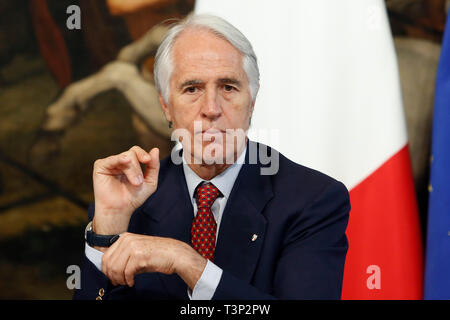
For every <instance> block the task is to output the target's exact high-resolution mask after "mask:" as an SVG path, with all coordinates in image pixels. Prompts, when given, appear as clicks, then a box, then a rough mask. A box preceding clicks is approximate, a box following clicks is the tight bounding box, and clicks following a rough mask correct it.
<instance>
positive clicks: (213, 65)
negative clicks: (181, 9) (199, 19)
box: [172, 28, 246, 80]
mask: <svg viewBox="0 0 450 320" xmlns="http://www.w3.org/2000/svg"><path fill="white" fill-rule="evenodd" d="M172 62H173V67H174V74H173V75H175V74H176V75H177V77H178V76H181V74H183V75H185V74H186V73H189V74H196V75H202V74H204V75H206V74H208V73H211V72H216V73H223V74H217V76H221V77H223V76H226V75H227V74H228V75H229V76H233V77H240V78H242V79H241V80H244V77H245V78H246V76H245V71H244V69H243V55H242V54H241V52H240V51H239V50H238V49H236V48H235V47H234V46H233V45H232V44H231V43H230V42H229V41H227V40H225V39H223V38H222V37H220V36H218V35H216V34H214V33H213V32H211V31H209V30H207V29H202V28H189V29H186V30H183V31H182V32H181V34H180V35H179V36H178V37H177V39H176V41H175V42H174V45H173V48H172ZM184 80H186V79H184Z"/></svg>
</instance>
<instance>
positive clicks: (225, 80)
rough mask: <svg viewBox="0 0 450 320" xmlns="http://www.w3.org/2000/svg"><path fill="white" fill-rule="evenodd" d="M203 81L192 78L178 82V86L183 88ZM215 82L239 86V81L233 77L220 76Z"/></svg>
mask: <svg viewBox="0 0 450 320" xmlns="http://www.w3.org/2000/svg"><path fill="white" fill-rule="evenodd" d="M202 83H203V81H202V80H197V79H193V80H187V81H184V82H183V83H182V84H180V86H179V87H178V88H179V89H180V90H181V89H183V88H185V87H189V86H195V85H199V84H202ZM217 83H220V84H234V85H236V86H238V87H241V82H240V81H239V80H237V79H233V78H221V79H218V80H217Z"/></svg>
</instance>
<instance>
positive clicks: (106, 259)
mask: <svg viewBox="0 0 450 320" xmlns="http://www.w3.org/2000/svg"><path fill="white" fill-rule="evenodd" d="M124 235H125V233H124V234H122V235H121V236H120V237H119V239H118V240H117V241H116V242H114V243H113V245H112V246H110V247H109V248H108V250H106V252H105V253H104V254H103V257H102V272H103V273H104V274H105V275H106V276H107V277H108V278H109V279H110V280H111V282H112V283H113V285H117V282H116V281H115V277H114V270H113V269H114V261H115V260H116V254H117V250H120V249H119V248H120V247H121V245H122V243H123V242H124V238H125V237H124Z"/></svg>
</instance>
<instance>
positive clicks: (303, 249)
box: [213, 181, 350, 300]
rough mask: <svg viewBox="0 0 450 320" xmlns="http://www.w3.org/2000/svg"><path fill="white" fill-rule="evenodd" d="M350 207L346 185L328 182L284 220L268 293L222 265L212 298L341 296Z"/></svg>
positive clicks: (336, 297) (337, 297) (316, 297)
mask: <svg viewBox="0 0 450 320" xmlns="http://www.w3.org/2000/svg"><path fill="white" fill-rule="evenodd" d="M349 211H350V200H349V195H348V191H347V189H346V188H345V186H344V185H343V184H342V183H340V182H336V181H333V182H332V183H330V184H329V185H328V186H327V187H326V188H325V189H324V190H323V191H322V192H321V193H320V194H319V195H318V196H317V197H316V198H315V199H314V200H313V201H311V203H310V204H308V205H307V206H306V207H305V208H303V209H300V210H299V212H298V214H297V215H296V216H295V218H294V219H293V221H290V222H289V225H290V226H289V227H288V229H287V232H286V233H285V236H284V239H283V241H282V243H283V245H282V249H281V250H280V254H279V258H278V260H277V262H276V269H275V272H274V275H273V280H272V291H271V292H261V291H260V290H258V289H257V288H256V287H254V286H252V285H250V284H248V283H245V282H243V281H242V280H240V279H238V278H237V277H236V276H234V275H232V274H230V273H228V272H227V271H226V270H224V271H223V274H222V278H221V280H220V282H219V285H218V287H217V289H216V292H215V294H214V296H213V299H250V300H270V299H320V300H322V299H340V297H341V291H342V279H343V273H344V263H345V257H346V254H347V249H348V242H347V237H346V235H345V230H346V228H347V223H348V217H349Z"/></svg>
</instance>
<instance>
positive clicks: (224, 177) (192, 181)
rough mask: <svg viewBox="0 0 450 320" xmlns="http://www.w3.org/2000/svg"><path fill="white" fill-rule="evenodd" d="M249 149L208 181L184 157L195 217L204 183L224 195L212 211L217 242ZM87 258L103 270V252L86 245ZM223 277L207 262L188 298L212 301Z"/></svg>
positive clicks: (214, 204)
mask: <svg viewBox="0 0 450 320" xmlns="http://www.w3.org/2000/svg"><path fill="white" fill-rule="evenodd" d="M246 152H247V148H245V150H244V151H243V152H242V153H241V154H240V156H239V157H238V159H237V161H236V162H235V163H233V164H232V165H231V166H230V167H228V168H227V169H226V170H225V171H223V172H222V173H221V174H219V175H218V176H216V177H214V178H213V179H211V180H209V181H206V180H203V179H202V178H200V177H199V176H198V175H197V174H196V173H195V172H194V171H193V170H192V169H191V168H190V167H189V166H188V165H187V163H186V159H185V158H184V156H183V171H184V176H185V178H186V184H187V188H188V191H189V196H190V198H191V201H192V206H193V208H194V212H193V214H194V216H196V215H197V202H196V199H195V189H196V188H197V186H198V185H199V184H200V183H202V182H205V183H208V182H210V183H212V184H214V185H215V186H216V187H217V189H219V191H220V192H221V193H222V195H223V197H218V198H217V199H216V201H214V203H213V205H212V207H211V210H212V213H213V215H214V219H215V220H216V224H217V231H216V242H217V239H218V235H219V230H220V228H219V227H220V221H221V220H222V214H223V211H224V209H225V206H226V203H227V201H228V198H229V197H230V193H231V189H233V185H234V182H235V181H236V178H237V176H238V174H239V171H240V170H241V167H242V164H243V163H244V159H245V154H246ZM85 254H86V257H87V258H88V259H89V260H90V261H91V262H92V263H93V264H94V265H95V266H96V267H97V269H98V270H100V271H101V270H102V257H103V252H101V251H99V250H96V249H94V248H92V247H91V246H89V245H88V244H87V243H86V246H85ZM221 277H222V269H221V268H219V267H218V266H216V265H215V264H214V263H213V262H211V261H209V260H207V263H206V267H205V269H204V270H203V273H202V275H201V277H200V279H199V280H198V281H197V283H196V285H195V287H194V289H193V290H192V293H191V292H190V290H188V296H189V298H190V299H192V300H210V299H211V298H212V297H213V295H214V292H215V291H216V288H217V286H218V285H219V282H220V278H221Z"/></svg>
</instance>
